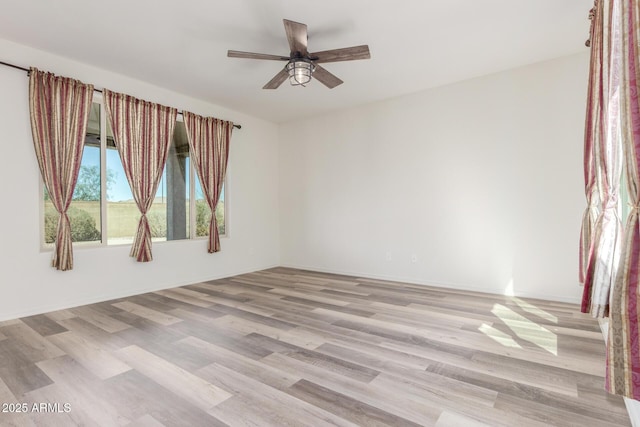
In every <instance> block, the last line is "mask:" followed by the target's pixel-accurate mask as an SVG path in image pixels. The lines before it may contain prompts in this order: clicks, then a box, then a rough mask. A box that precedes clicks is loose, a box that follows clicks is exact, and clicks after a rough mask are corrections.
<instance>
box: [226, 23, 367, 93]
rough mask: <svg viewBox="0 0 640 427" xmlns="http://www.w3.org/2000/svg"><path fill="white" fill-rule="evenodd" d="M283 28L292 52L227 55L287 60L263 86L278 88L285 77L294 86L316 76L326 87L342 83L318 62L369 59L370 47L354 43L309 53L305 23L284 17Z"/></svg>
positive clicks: (305, 82)
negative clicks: (285, 54) (353, 44)
mask: <svg viewBox="0 0 640 427" xmlns="http://www.w3.org/2000/svg"><path fill="white" fill-rule="evenodd" d="M283 21H284V29H285V31H286V33H287V40H288V41H289V47H290V49H291V52H290V53H289V56H279V55H269V54H265V53H251V52H240V51H237V50H230V51H228V52H227V56H228V57H230V58H249V59H267V60H271V61H287V64H286V65H285V67H284V68H283V69H282V70H281V71H280V72H279V73H278V74H276V75H275V77H274V78H272V79H271V80H270V81H269V83H267V84H266V85H264V87H263V89H277V88H278V87H279V86H280V85H281V84H282V83H283V82H284V81H285V80H286V79H287V77H288V78H289V82H290V83H291V85H293V86H305V85H306V84H307V83H309V82H310V81H311V77H312V76H313V77H315V78H316V80H318V81H319V82H320V83H322V84H324V85H325V86H326V87H328V88H329V89H333V88H334V87H336V86H338V85H341V84H342V83H343V81H342V80H340V79H339V78H338V77H336V76H335V75H333V74H331V73H330V72H329V71H327V70H326V69H324V68H323V67H321V66H320V65H318V64H321V63H326V62H338V61H353V60H355V59H369V58H371V54H370V53H369V46H367V45H362V46H353V47H345V48H342V49H331V50H325V51H322V52H315V53H309V51H308V50H307V26H306V24H301V23H299V22H293V21H289V20H288V19H283Z"/></svg>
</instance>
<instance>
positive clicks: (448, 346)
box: [0, 268, 630, 427]
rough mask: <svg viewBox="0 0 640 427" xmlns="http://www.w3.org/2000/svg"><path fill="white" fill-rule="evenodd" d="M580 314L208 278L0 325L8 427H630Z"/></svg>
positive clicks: (263, 276) (326, 280) (350, 280)
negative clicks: (606, 387) (607, 384)
mask: <svg viewBox="0 0 640 427" xmlns="http://www.w3.org/2000/svg"><path fill="white" fill-rule="evenodd" d="M88 286H89V284H88ZM578 311H579V308H578V307H577V306H576V305H572V304H564V303H557V302H545V301H539V300H531V299H519V298H513V297H505V296H497V295H487V294H480V293H473V292H464V291H455V290H447V289H442V288H434V287H426V286H418V285H410V284H403V283H394V282H385V281H379V280H371V279H363V278H355V277H347V276H337V275H331V274H323V273H314V272H308V271H301V270H293V269H286V268H274V269H271V270H266V271H261V272H256V273H251V274H244V275H241V276H237V277H232V278H228V279H222V280H215V281H210V282H204V283H196V284H193V285H189V286H184V287H181V288H176V289H171V290H165V291H158V292H153V293H148V294H144V295H138V296H132V297H129V298H122V299H118V300H113V301H107V302H103V303H99V304H92V305H87V306H83V307H77V308H72V309H68V310H61V311H57V312H52V313H47V314H43V315H38V316H31V317H25V318H22V319H19V320H12V321H7V322H2V323H0V403H2V405H3V407H2V408H0V409H2V410H3V411H4V412H0V425H2V426H12V425H16V426H32V425H42V426H49V425H51V426H74V425H84V426H126V425H131V426H163V425H164V426H190V427H191V426H222V425H230V426H263V425H264V426H314V427H317V426H327V425H338V426H353V425H360V426H383V425H388V426H438V427H450V426H464V427H467V426H469V427H474V426H509V427H515V426H549V425H554V426H598V427H605V426H625V425H630V422H629V418H628V416H627V413H626V410H625V407H624V404H623V401H622V399H621V398H620V397H617V396H610V395H608V394H607V393H606V392H605V391H604V390H603V375H604V363H605V355H604V342H603V339H602V334H601V333H600V331H599V328H598V324H597V322H596V321H595V320H593V319H591V318H590V317H588V316H585V315H582V314H580V313H579V312H578ZM18 409H24V410H26V412H16V411H17V410H18Z"/></svg>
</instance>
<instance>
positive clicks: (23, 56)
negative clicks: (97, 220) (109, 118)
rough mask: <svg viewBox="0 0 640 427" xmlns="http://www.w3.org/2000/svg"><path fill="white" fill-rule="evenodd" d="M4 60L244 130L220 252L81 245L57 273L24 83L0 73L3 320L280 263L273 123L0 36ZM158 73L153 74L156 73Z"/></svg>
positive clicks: (197, 245)
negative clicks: (139, 259) (45, 242)
mask: <svg viewBox="0 0 640 427" xmlns="http://www.w3.org/2000/svg"><path fill="white" fill-rule="evenodd" d="M0 52H2V58H1V60H3V61H7V62H12V63H16V64H19V65H22V66H30V65H33V66H36V67H38V68H39V69H42V70H46V71H51V72H54V73H56V74H60V75H65V76H68V77H73V78H77V79H80V80H82V81H84V82H87V83H93V84H94V85H96V87H108V88H109V89H112V90H116V91H120V92H125V93H128V94H130V95H134V96H136V97H139V98H143V99H146V100H149V101H154V102H160V103H163V104H166V105H171V106H174V107H177V108H179V109H181V110H182V109H186V110H189V111H193V112H195V113H198V114H202V115H212V116H215V117H219V118H223V119H227V120H232V121H234V122H237V123H240V124H242V130H239V131H238V130H236V131H235V132H234V134H233V138H232V141H231V151H230V160H229V169H228V182H227V184H228V186H227V205H228V225H229V237H228V238H223V239H222V241H221V244H222V252H220V253H217V254H208V253H207V250H206V244H207V243H206V241H205V240H197V241H174V242H167V243H156V244H154V246H153V256H154V260H153V261H152V262H150V263H136V262H135V261H134V260H133V259H132V258H130V257H129V256H128V254H129V249H130V248H129V246H128V245H127V246H118V247H107V248H104V247H102V248H93V249H87V248H77V249H76V250H75V253H74V258H75V262H74V269H73V270H72V271H68V272H59V271H56V270H54V269H52V268H51V267H50V266H49V265H50V259H51V252H43V251H41V250H40V243H39V242H40V234H39V233H40V232H39V226H38V224H39V221H40V207H39V196H38V195H39V180H40V178H39V172H38V167H37V163H36V158H35V154H34V150H33V143H32V139H31V129H30V122H29V107H28V78H27V75H26V73H25V72H23V71H18V70H14V69H11V68H7V67H0V146H1V147H2V148H3V150H2V154H1V155H0V183H1V184H0V200H1V203H2V209H0V320H3V319H10V318H16V317H20V316H24V315H29V314H34V313H41V312H46V311H50V310H54V309H59V308H65V307H70V306H75V305H80V304H86V303H89V302H94V301H100V300H105V299H111V298H114V297H120V296H125V295H130V294H137V293H142V292H145V291H148V290H153V289H160V288H168V287H173V286H176V285H182V284H187V283H194V282H197V281H202V280H208V279H213V278H219V277H225V276H231V275H234V274H238V273H242V272H247V271H255V270H259V269H263V268H267V267H272V266H275V265H278V264H279V227H278V171H277V170H278V149H277V147H278V129H277V126H276V125H274V124H271V123H268V122H265V121H262V120H258V119H255V118H252V117H249V116H246V115H244V114H240V113H237V112H234V111H230V110H227V109H224V108H221V107H219V106H216V105H211V104H208V103H205V102H203V101H199V100H196V99H193V98H188V97H186V96H183V95H180V94H177V93H173V92H170V91H168V90H164V89H161V88H158V87H154V86H151V85H149V84H146V83H144V82H141V81H136V80H133V79H130V78H127V77H124V76H121V75H118V74H115V73H111V72H107V71H104V70H100V69H97V68H94V67H90V66H87V65H84V64H80V63H77V62H73V61H70V60H68V59H65V58H61V57H57V56H54V55H51V54H48V53H45V52H41V51H37V50H34V49H31V48H28V47H25V46H21V45H17V44H14V43H11V42H8V41H4V40H0ZM150 71H152V70H150Z"/></svg>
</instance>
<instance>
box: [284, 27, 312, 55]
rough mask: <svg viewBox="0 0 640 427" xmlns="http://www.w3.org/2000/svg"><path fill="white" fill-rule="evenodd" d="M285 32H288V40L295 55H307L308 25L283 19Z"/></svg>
mask: <svg viewBox="0 0 640 427" xmlns="http://www.w3.org/2000/svg"><path fill="white" fill-rule="evenodd" d="M282 21H283V22H284V30H285V31H286V32H287V40H288V41H289V47H290V48H291V52H292V53H293V54H296V53H299V54H300V55H301V56H305V55H306V54H307V25H306V24H301V23H299V22H293V21H289V20H288V19H283V20H282Z"/></svg>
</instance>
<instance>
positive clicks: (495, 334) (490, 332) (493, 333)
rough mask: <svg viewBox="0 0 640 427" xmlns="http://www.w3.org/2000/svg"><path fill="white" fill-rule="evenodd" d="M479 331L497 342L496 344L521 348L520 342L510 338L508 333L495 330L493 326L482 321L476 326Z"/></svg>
mask: <svg viewBox="0 0 640 427" xmlns="http://www.w3.org/2000/svg"><path fill="white" fill-rule="evenodd" d="M478 330H479V331H480V332H482V333H483V334H485V335H486V336H488V337H489V338H491V339H492V340H494V341H495V342H497V343H498V344H502V345H503V346H504V347H512V348H522V347H520V344H518V343H517V342H516V341H515V340H514V339H513V338H511V337H510V336H509V335H508V334H505V333H504V332H502V331H499V330H497V329H496V328H494V327H493V326H490V325H487V324H486V323H483V324H482V325H480V327H479V328H478Z"/></svg>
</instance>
